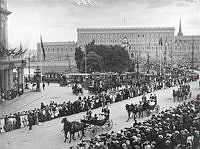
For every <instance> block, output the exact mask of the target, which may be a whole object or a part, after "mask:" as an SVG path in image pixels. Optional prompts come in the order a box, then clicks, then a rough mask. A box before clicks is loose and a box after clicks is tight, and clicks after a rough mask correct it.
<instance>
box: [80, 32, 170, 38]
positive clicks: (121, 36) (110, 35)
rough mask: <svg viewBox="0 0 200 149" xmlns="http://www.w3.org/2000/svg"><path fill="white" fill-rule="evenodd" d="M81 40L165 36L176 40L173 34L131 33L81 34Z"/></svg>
mask: <svg viewBox="0 0 200 149" xmlns="http://www.w3.org/2000/svg"><path fill="white" fill-rule="evenodd" d="M78 36H79V38H123V37H127V38H160V37H163V36H167V37H169V38H174V35H173V33H170V34H163V33H154V34H148V33H145V34H131V33H124V34H122V33H114V34H113V33H110V34H109V33H108V34H103V33H101V34H96V33H91V34H85V33H84V34H83V33H79V34H78Z"/></svg>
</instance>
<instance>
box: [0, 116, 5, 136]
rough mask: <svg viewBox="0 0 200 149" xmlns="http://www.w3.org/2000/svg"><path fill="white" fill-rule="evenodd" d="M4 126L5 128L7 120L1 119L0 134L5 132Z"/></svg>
mask: <svg viewBox="0 0 200 149" xmlns="http://www.w3.org/2000/svg"><path fill="white" fill-rule="evenodd" d="M4 126H5V119H4V118H1V119H0V133H2V132H5V130H4Z"/></svg>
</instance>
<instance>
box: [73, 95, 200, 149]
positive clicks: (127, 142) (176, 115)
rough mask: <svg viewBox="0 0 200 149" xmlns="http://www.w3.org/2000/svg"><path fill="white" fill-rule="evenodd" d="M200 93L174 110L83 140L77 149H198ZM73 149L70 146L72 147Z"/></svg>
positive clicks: (199, 140)
mask: <svg viewBox="0 0 200 149" xmlns="http://www.w3.org/2000/svg"><path fill="white" fill-rule="evenodd" d="M199 107H200V94H199V95H198V96H197V97H196V99H194V100H192V101H190V102H188V103H185V102H184V103H183V104H181V105H179V106H177V107H176V108H170V109H167V110H165V111H162V112H160V113H159V114H158V115H152V117H151V118H150V119H148V120H145V121H144V122H137V121H135V123H134V124H133V126H132V127H130V128H124V129H122V130H121V131H119V132H114V131H112V132H111V133H104V134H101V135H99V136H97V137H95V138H92V139H91V140H87V141H85V140H83V141H82V142H81V143H79V144H78V145H77V146H76V147H75V148H76V149H82V148H84V149H89V148H93V149H99V148H101V149H199V148H200V114H199V113H200V108H199ZM72 148H73V147H72Z"/></svg>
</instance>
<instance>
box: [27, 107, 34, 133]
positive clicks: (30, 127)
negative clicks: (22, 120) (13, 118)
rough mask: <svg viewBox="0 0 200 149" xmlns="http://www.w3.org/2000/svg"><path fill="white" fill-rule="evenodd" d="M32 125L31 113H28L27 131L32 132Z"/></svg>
mask: <svg viewBox="0 0 200 149" xmlns="http://www.w3.org/2000/svg"><path fill="white" fill-rule="evenodd" d="M33 124H34V119H33V114H32V112H31V111H29V114H28V126H29V130H32V126H33Z"/></svg>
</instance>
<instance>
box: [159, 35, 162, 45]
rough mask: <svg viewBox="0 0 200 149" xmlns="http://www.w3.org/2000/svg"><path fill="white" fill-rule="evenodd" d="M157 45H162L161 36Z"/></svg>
mask: <svg viewBox="0 0 200 149" xmlns="http://www.w3.org/2000/svg"><path fill="white" fill-rule="evenodd" d="M159 45H161V46H162V45H163V41H162V37H161V38H160V39H159Z"/></svg>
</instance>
